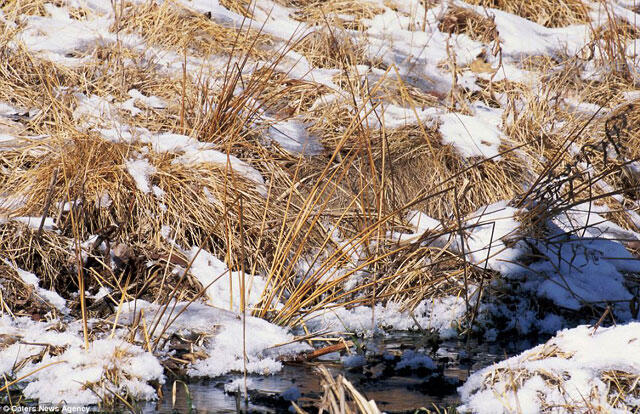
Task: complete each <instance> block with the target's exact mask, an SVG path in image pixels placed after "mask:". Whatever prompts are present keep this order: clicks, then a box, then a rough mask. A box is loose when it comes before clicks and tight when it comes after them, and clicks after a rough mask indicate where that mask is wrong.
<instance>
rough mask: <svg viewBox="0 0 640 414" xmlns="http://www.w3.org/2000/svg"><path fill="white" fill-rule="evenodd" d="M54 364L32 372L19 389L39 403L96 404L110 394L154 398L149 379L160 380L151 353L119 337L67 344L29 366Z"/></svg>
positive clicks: (158, 369) (160, 375)
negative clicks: (79, 345) (54, 353)
mask: <svg viewBox="0 0 640 414" xmlns="http://www.w3.org/2000/svg"><path fill="white" fill-rule="evenodd" d="M51 363H58V364H56V365H55V366H52V367H50V368H45V369H43V370H41V371H38V372H36V373H35V374H33V375H32V376H31V377H30V378H29V381H30V382H29V384H27V386H26V387H25V389H24V390H23V393H24V395H25V396H26V397H27V398H34V399H37V400H38V401H39V402H41V403H52V404H60V403H62V402H64V403H66V404H83V405H87V404H97V403H99V402H100V401H101V397H108V398H113V394H112V393H116V394H118V395H122V396H126V397H130V398H133V399H136V400H154V399H156V398H157V394H156V389H155V387H153V386H152V385H151V384H149V382H151V381H156V382H159V383H163V382H164V374H163V368H162V365H160V362H159V361H158V359H157V358H156V357H155V356H153V355H152V354H151V353H149V352H147V351H145V350H143V349H142V348H141V347H140V346H137V345H132V344H130V343H129V342H126V341H125V340H122V339H99V340H96V341H93V342H92V343H91V344H90V347H89V349H88V350H85V349H84V348H83V347H78V346H76V347H70V348H68V349H67V350H66V351H65V352H64V353H62V354H61V355H58V356H53V357H45V358H43V359H42V362H41V363H39V364H36V365H34V366H33V367H32V368H33V369H34V370H35V369H38V368H40V367H44V366H46V365H47V364H51Z"/></svg>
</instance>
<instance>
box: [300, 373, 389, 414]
mask: <svg viewBox="0 0 640 414" xmlns="http://www.w3.org/2000/svg"><path fill="white" fill-rule="evenodd" d="M318 373H319V374H320V375H321V376H322V388H323V392H324V394H323V396H322V399H321V400H320V401H319V403H318V413H319V414H322V413H324V412H327V413H329V414H338V413H345V414H379V413H380V410H379V409H378V406H377V405H376V403H375V401H373V400H367V398H366V397H365V396H364V395H362V393H360V392H359V391H358V390H357V389H356V388H355V387H354V386H353V385H352V384H351V383H350V382H349V381H348V380H347V379H346V378H344V377H343V376H342V375H338V377H336V378H334V377H333V375H331V373H330V372H329V371H328V370H327V368H325V367H324V366H320V368H318ZM293 406H294V408H295V410H296V413H298V414H306V413H307V412H306V411H305V410H303V409H301V408H300V407H298V405H297V404H295V403H293Z"/></svg>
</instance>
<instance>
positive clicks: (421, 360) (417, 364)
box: [396, 349, 436, 370]
mask: <svg viewBox="0 0 640 414" xmlns="http://www.w3.org/2000/svg"><path fill="white" fill-rule="evenodd" d="M403 368H409V369H412V370H416V369H418V368H426V369H436V364H435V362H433V359H431V357H430V356H429V355H425V354H423V353H421V352H416V351H414V350H412V349H407V350H406V351H404V352H403V353H402V358H400V361H399V362H398V363H397V364H396V369H403Z"/></svg>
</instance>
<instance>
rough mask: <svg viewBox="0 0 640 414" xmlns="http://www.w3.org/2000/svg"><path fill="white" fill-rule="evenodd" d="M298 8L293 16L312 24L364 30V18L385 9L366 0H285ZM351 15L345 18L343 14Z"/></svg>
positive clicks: (373, 15)
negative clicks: (327, 24)
mask: <svg viewBox="0 0 640 414" xmlns="http://www.w3.org/2000/svg"><path fill="white" fill-rule="evenodd" d="M284 1H285V3H291V4H290V5H293V6H295V7H297V8H298V9H297V10H296V12H295V13H294V15H293V17H294V18H296V19H297V20H299V21H304V22H306V23H308V24H310V25H325V24H326V23H329V24H330V25H332V26H336V27H341V28H344V29H350V30H364V29H366V26H365V25H364V22H362V19H371V18H373V17H375V16H376V15H378V14H380V13H383V12H384V9H382V8H380V7H379V6H377V5H376V4H374V3H371V2H368V1H366V0H338V1H326V0H292V1H289V0H284ZM347 15H348V16H350V18H349V19H345V18H344V17H341V16H347Z"/></svg>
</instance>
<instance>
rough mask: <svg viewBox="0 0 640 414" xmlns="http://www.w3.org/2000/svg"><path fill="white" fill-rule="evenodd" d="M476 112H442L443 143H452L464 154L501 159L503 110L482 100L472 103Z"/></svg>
mask: <svg viewBox="0 0 640 414" xmlns="http://www.w3.org/2000/svg"><path fill="white" fill-rule="evenodd" d="M473 109H474V112H475V113H474V115H473V116H469V115H463V114H459V113H450V114H445V115H441V116H440V120H441V122H442V123H441V124H440V127H439V129H438V130H439V131H440V134H442V142H443V143H444V144H449V145H453V146H454V148H455V149H456V150H457V151H458V152H459V153H460V155H462V156H463V157H465V158H468V157H483V158H493V159H499V155H498V154H499V150H500V144H501V142H502V138H503V136H504V134H503V133H502V131H500V124H501V123H502V121H501V115H502V110H499V109H493V108H489V107H487V106H485V105H482V104H476V105H474V106H473Z"/></svg>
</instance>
